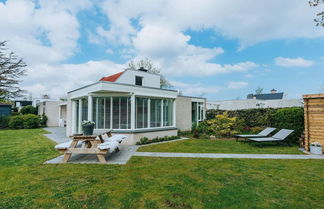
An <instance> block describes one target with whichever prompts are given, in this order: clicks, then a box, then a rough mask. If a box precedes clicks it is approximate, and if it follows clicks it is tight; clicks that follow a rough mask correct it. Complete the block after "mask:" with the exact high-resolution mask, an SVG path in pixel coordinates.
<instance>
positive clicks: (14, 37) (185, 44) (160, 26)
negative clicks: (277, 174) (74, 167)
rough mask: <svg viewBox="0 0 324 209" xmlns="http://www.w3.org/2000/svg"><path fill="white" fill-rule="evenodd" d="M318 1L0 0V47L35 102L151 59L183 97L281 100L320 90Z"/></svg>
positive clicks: (323, 84)
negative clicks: (275, 96)
mask: <svg viewBox="0 0 324 209" xmlns="http://www.w3.org/2000/svg"><path fill="white" fill-rule="evenodd" d="M321 10H324V5H320V7H317V8H311V7H309V5H308V1H307V0H286V1H282V0H271V1H269V0H199V1H198V0H155V1H152V0H136V1H134V0H119V1H117V0H96V1H90V0H55V1H53V0H51V1H50V0H7V1H5V0H0V41H2V40H6V41H7V47H8V48H9V49H10V51H14V52H15V53H16V54H17V55H18V56H19V57H21V58H23V59H24V60H25V62H26V63H27V65H28V71H27V76H25V77H23V78H21V79H22V83H21V87H22V88H23V89H25V90H27V91H28V92H31V93H32V95H33V97H38V96H40V95H42V94H48V95H50V97H52V98H60V97H63V96H64V95H65V94H66V92H68V91H70V90H73V89H76V88H79V87H82V86H84V85H87V84H91V83H94V82H96V81H98V80H99V79H100V78H101V77H103V76H107V75H110V74H113V73H117V72H120V71H122V70H123V69H125V68H126V66H127V63H128V62H129V61H130V60H132V59H134V60H139V59H142V58H148V59H150V60H152V62H153V63H154V65H155V66H156V67H157V68H159V69H160V71H161V73H162V74H163V75H164V76H165V77H166V78H167V79H168V80H169V81H170V82H171V84H172V85H173V86H174V89H177V90H180V91H181V92H182V93H183V94H184V95H190V96H203V97H206V98H207V99H209V100H230V99H245V98H246V95H247V94H249V93H253V92H255V90H256V89H257V88H258V87H260V88H263V92H264V93H268V92H270V90H271V89H273V88H274V89H276V90H278V91H279V92H284V93H285V96H286V97H287V98H300V97H301V95H303V94H309V93H319V92H321V91H324V27H316V26H315V23H314V22H313V19H314V18H315V16H316V13H318V12H319V11H321Z"/></svg>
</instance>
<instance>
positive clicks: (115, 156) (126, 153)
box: [44, 145, 138, 164]
mask: <svg viewBox="0 0 324 209" xmlns="http://www.w3.org/2000/svg"><path fill="white" fill-rule="evenodd" d="M137 148H138V146H123V145H121V146H120V147H119V149H120V151H119V152H116V153H111V154H108V155H106V156H105V158H106V160H107V163H106V164H126V163H127V162H128V160H129V159H130V158H131V157H132V156H133V155H134V153H135V152H136V150H137ZM62 159H63V155H60V156H58V157H56V158H54V159H51V160H48V161H46V162H45V163H44V164H61V163H62ZM68 163H72V164H73V163H76V164H83V163H84V164H99V161H98V159H97V156H96V155H87V154H73V155H72V156H71V159H70V160H69V162H68Z"/></svg>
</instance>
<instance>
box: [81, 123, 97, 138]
mask: <svg viewBox="0 0 324 209" xmlns="http://www.w3.org/2000/svg"><path fill="white" fill-rule="evenodd" d="M81 125H82V130H83V134H84V135H92V134H93V129H94V126H95V122H93V121H86V120H84V121H82V123H81Z"/></svg>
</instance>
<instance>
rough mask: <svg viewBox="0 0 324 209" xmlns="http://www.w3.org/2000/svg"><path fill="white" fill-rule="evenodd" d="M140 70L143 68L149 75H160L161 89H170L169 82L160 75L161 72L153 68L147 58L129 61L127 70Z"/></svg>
mask: <svg viewBox="0 0 324 209" xmlns="http://www.w3.org/2000/svg"><path fill="white" fill-rule="evenodd" d="M140 68H144V69H145V70H147V72H149V73H153V74H157V75H160V77H161V79H160V86H161V88H170V87H172V85H171V84H170V82H169V81H168V80H167V79H166V78H165V77H164V76H163V75H161V71H160V70H159V69H158V68H157V67H155V66H154V64H153V63H152V61H151V60H149V59H148V58H145V59H140V60H138V61H135V60H131V61H130V62H128V64H127V69H131V70H138V69H140Z"/></svg>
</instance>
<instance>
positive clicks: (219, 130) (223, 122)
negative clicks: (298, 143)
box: [207, 112, 243, 137]
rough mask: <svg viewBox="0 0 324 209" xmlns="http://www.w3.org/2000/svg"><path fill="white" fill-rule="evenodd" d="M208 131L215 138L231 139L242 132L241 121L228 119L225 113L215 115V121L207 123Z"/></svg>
mask: <svg viewBox="0 0 324 209" xmlns="http://www.w3.org/2000/svg"><path fill="white" fill-rule="evenodd" d="M207 124H208V125H209V130H210V132H211V133H212V134H215V135H216V136H225V137H231V136H234V135H236V134H238V133H240V132H241V131H242V130H243V125H242V120H240V119H238V118H236V117H230V116H229V115H228V113H227V112H225V113H223V114H221V115H216V117H215V119H210V120H208V121H207Z"/></svg>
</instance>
